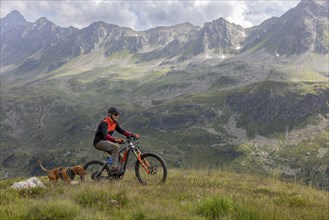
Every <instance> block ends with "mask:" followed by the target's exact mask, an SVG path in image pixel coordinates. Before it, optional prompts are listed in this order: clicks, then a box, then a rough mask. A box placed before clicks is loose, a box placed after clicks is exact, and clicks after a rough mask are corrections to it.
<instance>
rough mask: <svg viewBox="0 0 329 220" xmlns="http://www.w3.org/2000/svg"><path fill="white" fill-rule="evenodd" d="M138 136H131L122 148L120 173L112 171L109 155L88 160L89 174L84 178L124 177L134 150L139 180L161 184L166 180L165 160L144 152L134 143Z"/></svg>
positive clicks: (87, 169) (86, 166) (154, 154)
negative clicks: (100, 159) (101, 159)
mask: <svg viewBox="0 0 329 220" xmlns="http://www.w3.org/2000/svg"><path fill="white" fill-rule="evenodd" d="M136 140H137V138H135V137H133V136H131V137H128V138H127V139H126V140H125V144H126V146H125V147H124V148H122V149H121V150H120V153H119V155H120V156H119V166H120V167H121V169H122V172H120V174H117V173H116V172H114V171H111V169H110V164H111V161H109V156H110V155H108V156H107V160H106V161H104V162H103V161H99V160H92V161H89V162H87V163H86V164H85V165H84V166H83V168H84V169H85V170H86V171H87V173H88V175H87V176H86V177H85V178H84V179H86V178H87V179H88V178H91V179H92V180H94V181H99V180H113V179H122V178H123V176H124V174H125V172H126V168H127V162H128V157H129V155H130V153H131V152H132V153H133V155H135V157H136V159H137V160H136V162H135V174H136V177H137V179H138V181H139V182H140V183H142V184H145V185H146V184H149V185H154V184H161V183H164V182H165V181H166V178H167V174H168V170H167V165H166V163H165V161H164V160H163V159H162V157H161V156H159V155H158V154H156V153H152V152H147V153H142V152H141V151H140V149H139V148H138V147H136V146H135V145H134V142H135V141H136Z"/></svg>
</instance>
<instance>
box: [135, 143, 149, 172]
mask: <svg viewBox="0 0 329 220" xmlns="http://www.w3.org/2000/svg"><path fill="white" fill-rule="evenodd" d="M134 154H135V156H136V158H137V160H138V161H139V163H140V164H141V165H142V167H143V168H144V170H145V172H146V173H147V174H150V169H149V167H150V164H149V162H147V160H146V159H145V158H144V159H142V157H141V155H142V153H141V152H140V150H139V149H134Z"/></svg>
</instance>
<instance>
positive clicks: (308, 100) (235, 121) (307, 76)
mask: <svg viewBox="0 0 329 220" xmlns="http://www.w3.org/2000/svg"><path fill="white" fill-rule="evenodd" d="M328 11H329V3H328V0H326V1H313V0H302V1H301V2H300V3H299V4H298V5H297V6H296V7H295V8H293V9H291V10H289V11H287V12H286V13H285V14H283V15H282V16H281V17H273V18H270V19H268V20H266V21H264V22H263V23H262V24H260V25H259V26H255V27H252V28H243V27H242V26H239V25H236V24H233V23H230V22H228V21H226V20H225V19H223V18H219V19H217V20H214V21H211V22H207V23H205V24H204V25H203V27H200V26H194V25H192V24H190V23H183V24H177V25H175V26H169V27H155V28H152V29H150V30H146V31H135V30H132V29H130V28H125V27H120V26H117V25H113V24H108V23H104V22H102V21H99V22H94V23H92V24H91V25H90V26H88V27H86V28H83V29H77V28H74V27H69V28H62V27H60V26H58V25H56V24H54V23H52V22H51V21H49V20H47V18H40V19H38V20H37V21H35V22H28V21H26V20H25V18H24V17H23V16H22V15H21V14H20V12H18V11H12V12H11V13H9V14H8V15H6V16H5V17H3V18H1V75H0V76H1V145H0V146H1V160H0V163H1V178H8V177H14V176H21V175H37V174H42V172H41V170H40V168H39V166H38V164H37V163H36V158H40V159H41V160H42V161H43V163H44V165H45V167H55V166H57V167H58V166H70V165H72V164H83V163H85V162H86V161H87V160H90V159H101V158H102V157H103V156H104V155H103V154H102V153H101V152H99V151H97V150H95V149H94V147H93V145H92V143H93V136H94V132H95V130H96V128H97V126H98V124H99V122H100V121H101V120H102V118H103V117H104V116H106V114H107V108H108V107H109V106H117V107H119V108H120V109H121V112H122V113H121V117H120V119H119V121H120V124H121V126H122V127H123V128H124V129H126V130H128V131H132V132H136V133H140V134H141V137H142V138H141V140H140V141H139V143H140V145H141V146H142V151H144V152H146V151H154V152H158V153H159V154H160V155H161V156H162V157H163V158H164V159H165V160H166V162H167V163H168V166H169V167H182V168H189V167H194V168H195V167H197V168H198V167H208V168H209V167H211V168H212V167H215V168H223V169H230V170H235V171H238V172H247V173H248V172H250V173H260V174H269V175H273V174H274V175H278V176H282V177H284V178H287V179H292V180H295V181H302V182H304V183H305V184H310V185H312V186H316V187H319V188H322V189H325V190H329V185H328V183H329V181H328V180H329V123H328V121H329V104H328V98H329V83H328V82H329V78H328V72H329V61H328V60H329V55H328V53H329V15H328Z"/></svg>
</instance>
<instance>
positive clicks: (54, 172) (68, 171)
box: [38, 160, 87, 183]
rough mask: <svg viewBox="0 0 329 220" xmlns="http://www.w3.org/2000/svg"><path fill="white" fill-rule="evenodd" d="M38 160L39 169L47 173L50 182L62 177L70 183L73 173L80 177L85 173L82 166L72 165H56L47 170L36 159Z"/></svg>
mask: <svg viewBox="0 0 329 220" xmlns="http://www.w3.org/2000/svg"><path fill="white" fill-rule="evenodd" d="M38 162H39V165H40V167H41V169H42V170H43V171H45V172H47V173H48V178H49V181H50V182H52V183H55V182H57V180H58V179H62V180H63V181H65V182H67V183H70V182H71V181H72V180H73V179H74V177H75V175H79V176H80V178H82V176H84V175H86V173H87V172H86V171H85V170H84V169H83V167H82V166H73V167H69V168H65V167H57V168H53V169H51V170H47V169H46V168H44V167H43V166H42V164H41V161H40V160H38Z"/></svg>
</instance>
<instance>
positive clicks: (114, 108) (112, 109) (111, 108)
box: [107, 107, 120, 115]
mask: <svg viewBox="0 0 329 220" xmlns="http://www.w3.org/2000/svg"><path fill="white" fill-rule="evenodd" d="M107 113H109V114H118V115H119V114H120V112H119V110H118V108H117V107H110V108H109V109H108V111H107Z"/></svg>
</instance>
